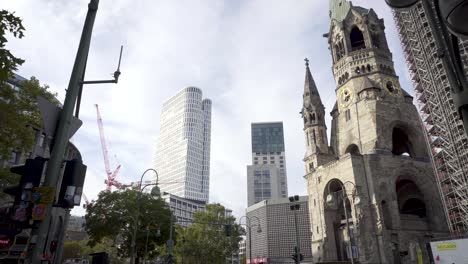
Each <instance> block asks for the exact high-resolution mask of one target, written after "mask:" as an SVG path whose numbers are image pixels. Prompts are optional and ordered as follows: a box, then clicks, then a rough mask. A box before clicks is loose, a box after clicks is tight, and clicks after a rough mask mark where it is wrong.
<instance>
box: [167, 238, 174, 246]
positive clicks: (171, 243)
mask: <svg viewBox="0 0 468 264" xmlns="http://www.w3.org/2000/svg"><path fill="white" fill-rule="evenodd" d="M167 246H168V247H173V246H174V240H172V239H169V240H168V241H167Z"/></svg>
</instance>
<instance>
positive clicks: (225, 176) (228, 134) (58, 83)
mask: <svg viewBox="0 0 468 264" xmlns="http://www.w3.org/2000/svg"><path fill="white" fill-rule="evenodd" d="M88 3H89V0H73V1H48V0H15V1H12V0H0V6H1V7H2V9H7V10H9V11H13V12H15V14H16V15H17V16H19V17H21V18H22V19H23V25H24V27H25V28H26V31H25V36H24V38H22V39H14V38H13V37H12V36H9V38H8V39H9V43H8V45H7V48H9V49H10V50H11V52H12V53H13V54H14V55H16V56H18V57H20V58H23V59H25V60H26V62H25V63H24V64H23V65H22V66H21V67H20V68H19V70H18V74H20V75H22V76H24V77H26V78H29V77H31V76H35V77H36V78H38V79H39V80H40V81H41V83H43V84H47V85H49V86H50V90H51V91H53V92H57V93H58V98H59V99H60V100H61V101H63V99H64V96H65V89H66V88H67V86H68V82H69V78H70V74H71V70H72V66H73V63H74V59H75V56H76V51H77V48H78V43H79V40H80V35H81V31H82V28H83V24H84V20H85V16H86V12H87V4H88ZM328 4H329V3H328V1H325V0H289V1H284V0H224V1H223V0H204V1H191V0H101V1H100V4H99V10H98V12H97V16H96V21H95V25H94V31H93V36H92V41H91V46H90V52H89V57H88V64H87V69H86V78H85V79H86V80H102V79H111V78H112V73H113V72H114V71H115V70H116V66H117V62H118V55H119V50H120V46H121V45H123V46H124V51H123V56H122V65H121V72H122V74H121V76H120V79H119V83H118V84H101V85H86V86H85V89H84V92H83V99H82V104H81V111H80V119H81V120H82V121H83V126H82V127H81V128H80V129H79V130H78V132H77V133H76V135H75V136H74V137H73V139H72V142H73V143H74V144H75V145H76V146H77V147H78V149H79V150H80V152H81V155H82V157H83V162H84V163H85V164H86V165H87V166H88V171H87V175H86V181H85V186H84V193H85V194H86V196H87V197H88V198H89V199H90V200H91V199H95V198H96V197H97V194H98V193H99V191H101V190H103V189H105V184H104V179H105V177H106V173H105V168H104V161H103V156H102V151H101V145H100V138H99V130H98V125H97V118H96V109H95V106H94V104H99V108H100V111H101V115H102V118H103V122H104V130H105V136H106V139H107V144H108V149H109V159H110V164H111V167H113V168H115V167H116V166H117V165H118V164H120V165H121V166H122V169H121V171H120V173H119V175H118V177H117V179H118V180H119V181H121V182H123V183H128V182H132V181H137V180H138V179H139V178H140V176H141V173H142V172H143V171H145V170H146V169H147V168H150V167H152V158H153V153H154V146H155V142H156V139H157V137H158V134H159V128H160V127H159V125H160V114H161V107H162V104H163V102H164V101H166V100H168V99H169V98H170V97H171V96H173V95H175V94H176V93H177V92H178V91H180V90H181V89H183V88H185V87H187V86H196V87H199V88H201V89H202V90H203V96H204V98H209V99H211V100H212V102H213V108H212V128H211V171H210V202H219V203H221V204H223V205H224V206H226V207H228V208H230V209H232V210H233V213H234V215H235V216H237V217H240V216H242V215H244V214H245V208H246V206H247V186H246V177H247V168H246V167H247V165H249V164H251V158H252V156H251V140H250V136H251V135H250V125H251V123H252V122H269V121H282V122H283V125H284V135H285V148H286V163H287V166H286V169H287V174H288V189H289V190H288V191H289V195H295V194H299V195H306V194H307V190H306V181H305V179H304V178H303V176H304V174H305V168H304V163H303V161H302V159H303V157H304V153H305V139H304V134H303V130H302V129H303V126H302V119H301V116H300V114H299V112H300V110H301V107H302V93H303V87H304V77H305V65H304V58H306V57H307V58H309V60H310V68H311V72H312V75H313V77H314V79H315V82H316V84H317V87H318V89H319V92H320V95H321V97H322V102H323V104H324V105H325V108H326V110H325V111H326V112H327V113H329V112H330V111H331V109H332V108H333V104H334V102H335V100H336V96H335V93H334V90H335V81H334V79H333V75H332V70H331V67H332V65H331V63H332V61H331V55H330V52H329V50H328V44H327V39H325V38H324V37H323V34H324V33H327V32H328V30H329V25H330V21H329V17H328ZM353 4H354V5H359V6H363V7H366V8H373V9H374V10H375V11H376V12H377V14H378V15H379V17H381V18H383V19H384V20H385V24H386V29H385V31H386V35H387V40H388V42H389V47H390V49H391V51H392V52H393V58H394V61H395V69H396V72H397V74H398V75H399V76H400V82H401V85H402V88H404V89H405V90H407V91H408V92H410V93H412V88H411V84H410V82H409V74H408V71H407V68H406V65H405V63H404V57H403V52H402V50H401V47H400V42H399V39H398V35H397V32H396V28H395V25H394V22H393V17H392V14H391V10H390V8H389V7H387V5H386V4H385V2H384V1H383V0H379V1H376V0H356V1H353ZM327 123H328V124H330V116H329V115H328V114H327ZM328 128H329V129H328V130H329V131H328V133H329V132H330V126H328ZM148 177H149V176H148ZM84 213H85V211H84V209H83V208H82V207H75V209H73V211H72V214H76V215H83V214H84Z"/></svg>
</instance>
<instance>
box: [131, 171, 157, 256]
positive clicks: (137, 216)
mask: <svg viewBox="0 0 468 264" xmlns="http://www.w3.org/2000/svg"><path fill="white" fill-rule="evenodd" d="M148 171H152V172H154V173H155V174H156V183H150V184H146V185H144V186H143V188H142V187H141V184H142V183H143V177H144V176H145V174H146V173H147V172H148ZM158 181H159V176H158V172H157V171H156V170H155V169H152V168H150V169H147V170H145V171H144V172H143V174H142V175H141V178H140V184H139V185H138V196H137V211H136V221H135V229H134V230H133V237H132V245H131V248H132V252H131V255H130V257H131V258H130V263H131V264H135V244H136V235H137V230H138V218H139V216H140V198H141V193H142V192H143V190H144V189H145V188H146V187H148V186H151V185H154V187H153V189H152V190H151V194H152V195H155V196H159V195H160V194H161V190H160V189H159V187H158Z"/></svg>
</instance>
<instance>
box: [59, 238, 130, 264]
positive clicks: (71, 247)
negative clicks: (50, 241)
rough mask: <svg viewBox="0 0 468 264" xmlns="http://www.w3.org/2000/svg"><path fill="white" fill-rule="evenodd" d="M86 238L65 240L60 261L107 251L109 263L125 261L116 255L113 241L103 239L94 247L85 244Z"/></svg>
mask: <svg viewBox="0 0 468 264" xmlns="http://www.w3.org/2000/svg"><path fill="white" fill-rule="evenodd" d="M87 242H88V241H87V240H82V241H66V242H65V243H64V245H63V254H62V262H61V263H63V262H64V261H65V260H66V259H72V258H87V259H91V257H89V254H91V253H95V252H103V251H105V252H107V253H109V258H110V263H111V264H124V263H126V261H125V260H124V259H122V258H119V257H118V256H117V249H116V247H115V246H114V245H113V241H110V240H104V241H103V242H102V243H99V244H96V245H95V246H94V247H90V246H89V245H87Z"/></svg>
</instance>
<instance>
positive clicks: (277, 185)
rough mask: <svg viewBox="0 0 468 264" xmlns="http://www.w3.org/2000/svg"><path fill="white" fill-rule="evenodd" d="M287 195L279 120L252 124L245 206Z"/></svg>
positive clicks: (282, 141)
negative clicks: (246, 202)
mask: <svg viewBox="0 0 468 264" xmlns="http://www.w3.org/2000/svg"><path fill="white" fill-rule="evenodd" d="M287 196H288V183H287V175H286V156H285V148H284V133H283V123H282V122H271V123H253V124H252V165H249V166H247V201H248V206H251V205H253V204H255V203H258V202H260V201H263V200H266V199H278V198H281V197H287Z"/></svg>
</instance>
